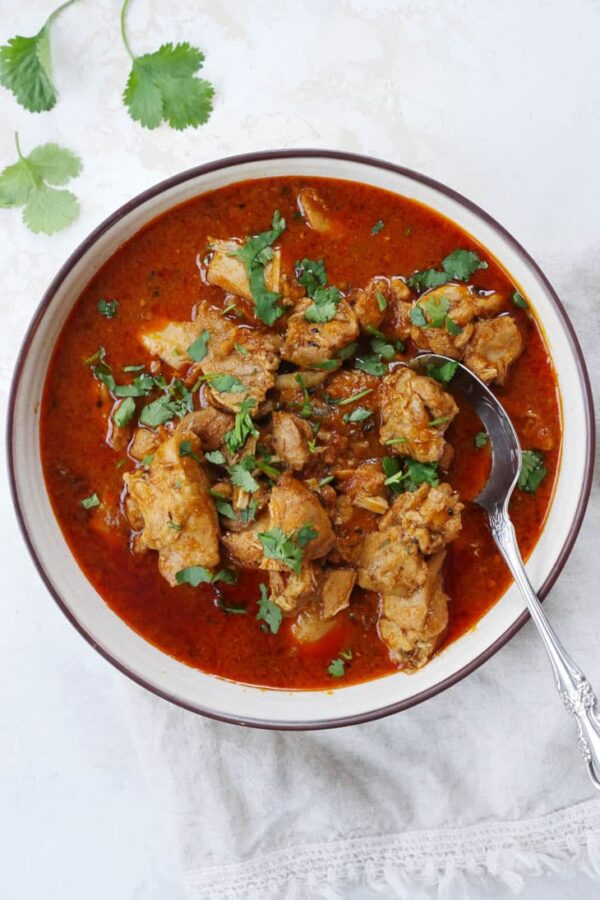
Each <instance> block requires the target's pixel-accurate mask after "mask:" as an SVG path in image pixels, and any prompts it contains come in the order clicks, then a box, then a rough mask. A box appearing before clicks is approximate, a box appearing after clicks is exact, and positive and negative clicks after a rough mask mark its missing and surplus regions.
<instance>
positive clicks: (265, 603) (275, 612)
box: [256, 584, 283, 634]
mask: <svg viewBox="0 0 600 900" xmlns="http://www.w3.org/2000/svg"><path fill="white" fill-rule="evenodd" d="M282 618H283V613H282V611H281V609H280V607H279V606H277V604H276V603H274V602H273V600H272V599H271V597H269V592H268V590H267V587H266V585H264V584H261V586H260V600H259V601H258V612H257V614H256V621H257V622H261V621H262V622H265V624H266V626H267V628H268V629H269V631H270V632H271V634H277V632H278V631H279V629H280V627H281V620H282Z"/></svg>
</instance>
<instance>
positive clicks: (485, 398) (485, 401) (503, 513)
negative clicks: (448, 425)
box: [411, 353, 600, 790]
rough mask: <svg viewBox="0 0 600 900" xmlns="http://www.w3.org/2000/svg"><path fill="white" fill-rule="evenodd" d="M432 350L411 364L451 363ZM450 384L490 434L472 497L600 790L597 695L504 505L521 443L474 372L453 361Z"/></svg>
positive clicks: (511, 487)
mask: <svg viewBox="0 0 600 900" xmlns="http://www.w3.org/2000/svg"><path fill="white" fill-rule="evenodd" d="M454 362H456V361H455V360H452V359H450V358H449V357H447V356H440V355H439V354H437V353H423V354H421V355H419V356H417V357H415V359H414V360H413V361H412V363H411V365H412V367H413V368H415V369H419V370H422V369H424V368H425V367H426V366H427V365H431V364H439V363H454ZM451 386H452V388H453V389H455V388H456V390H458V391H459V392H460V393H461V394H462V395H463V396H464V397H465V398H466V399H467V401H468V402H469V403H470V404H471V406H472V407H473V409H474V410H475V412H476V413H477V415H478V416H479V418H480V419H481V421H482V422H483V424H484V425H485V428H486V431H487V433H488V435H489V438H490V443H491V447H492V470H491V472H490V477H489V478H488V480H487V483H486V485H485V487H484V488H483V490H482V491H481V493H480V494H478V496H477V497H475V499H474V502H475V503H477V504H479V506H482V507H483V509H485V511H486V512H487V514H488V518H489V522H490V529H491V532H492V537H493V538H494V540H495V542H496V544H497V546H498V549H499V550H500V553H501V554H502V556H503V557H504V561H505V562H506V564H507V566H508V568H509V569H510V571H511V573H512V575H513V578H514V579H515V582H516V583H517V585H518V587H519V589H520V591H521V593H522V595H523V598H524V599H525V603H526V604H527V608H528V610H529V613H530V615H531V618H532V619H533V621H534V623H535V625H536V627H537V629H538V631H539V633H540V635H541V638H542V640H543V642H544V646H545V648H546V652H547V653H548V656H549V658H550V664H551V666H552V671H553V673H554V680H555V682H556V688H557V690H558V695H559V697H560V699H561V700H562V702H563V704H564V706H565V708H566V709H567V710H568V711H569V712H570V713H572V714H573V715H574V716H575V720H576V722H577V728H578V733H579V749H580V751H581V755H582V756H583V759H584V762H585V764H586V766H587V770H588V773H589V776H590V778H591V780H592V784H593V785H594V787H595V788H596V789H597V790H600V716H599V714H598V710H597V698H596V695H595V693H594V691H593V689H592V686H591V685H590V683H589V681H588V680H587V678H586V677H585V675H584V674H583V672H582V671H581V669H580V668H579V666H577V665H576V664H575V663H574V662H573V660H572V659H571V657H570V656H569V654H568V653H567V652H566V650H565V649H564V647H563V646H562V644H561V643H560V641H559V640H558V638H557V636H556V634H555V632H554V629H553V628H552V626H551V625H550V623H549V622H548V620H547V618H546V615H545V613H544V612H543V610H542V606H541V604H540V601H539V600H538V598H537V596H536V594H535V591H534V590H533V588H532V586H531V584H530V582H529V579H528V577H527V575H526V573H525V566H524V565H523V560H522V559H521V554H520V552H519V545H518V544H517V538H516V535H515V529H514V526H513V524H512V522H511V519H510V515H509V512H508V504H509V501H510V498H511V495H512V492H513V490H514V489H515V486H516V484H517V481H518V479H519V473H520V471H521V446H520V444H519V439H518V437H517V435H516V433H515V430H514V428H513V426H512V423H511V421H510V419H509V418H508V415H507V413H506V411H505V410H504V408H503V406H502V405H501V404H500V403H499V402H498V400H497V399H496V397H495V396H494V394H493V393H492V392H491V391H490V389H489V388H488V387H487V386H486V385H485V384H484V383H483V381H481V380H480V379H479V378H477V376H476V375H474V374H473V372H471V370H470V369H467V367H466V366H463V365H462V363H458V365H457V368H456V372H455V374H454V376H453V378H452V381H451Z"/></svg>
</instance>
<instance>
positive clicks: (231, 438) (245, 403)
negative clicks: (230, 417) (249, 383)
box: [224, 397, 258, 453]
mask: <svg viewBox="0 0 600 900" xmlns="http://www.w3.org/2000/svg"><path fill="white" fill-rule="evenodd" d="M255 406H256V400H254V399H253V398H252V397H248V398H247V399H246V400H242V402H241V404H240V408H239V411H238V412H237V413H236V415H235V423H234V426H233V428H232V429H231V431H228V432H227V433H226V434H225V437H224V441H225V446H226V447H227V449H228V450H229V452H230V453H237V452H238V450H241V449H242V447H243V446H244V444H245V443H246V440H247V439H248V437H249V436H250V435H251V434H253V435H258V431H257V430H256V428H255V427H254V422H253V421H252V416H251V415H250V410H252V409H254V407H255Z"/></svg>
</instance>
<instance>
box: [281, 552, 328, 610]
mask: <svg viewBox="0 0 600 900" xmlns="http://www.w3.org/2000/svg"><path fill="white" fill-rule="evenodd" d="M320 575H321V569H320V568H319V566H316V565H314V564H313V563H310V562H305V563H304V565H303V566H302V568H301V569H300V572H299V573H298V574H296V573H295V572H289V573H288V572H269V587H270V589H271V599H272V600H273V602H274V603H276V604H277V606H279V607H280V608H281V609H282V610H283V612H284V613H295V612H298V611H299V610H300V609H301V608H302V607H303V606H304V605H305V604H306V603H308V602H309V601H310V600H314V598H315V596H316V594H317V593H318V589H319V578H320Z"/></svg>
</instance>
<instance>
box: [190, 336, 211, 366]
mask: <svg viewBox="0 0 600 900" xmlns="http://www.w3.org/2000/svg"><path fill="white" fill-rule="evenodd" d="M209 338H210V332H209V331H207V330H206V328H205V329H204V331H203V332H202V334H200V335H199V336H198V337H197V338H196V340H195V341H194V343H193V344H190V346H189V347H188V348H187V355H188V356H189V358H190V359H193V360H194V362H202V360H203V359H204V357H205V356H206V354H207V353H208V347H207V344H208V341H209Z"/></svg>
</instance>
